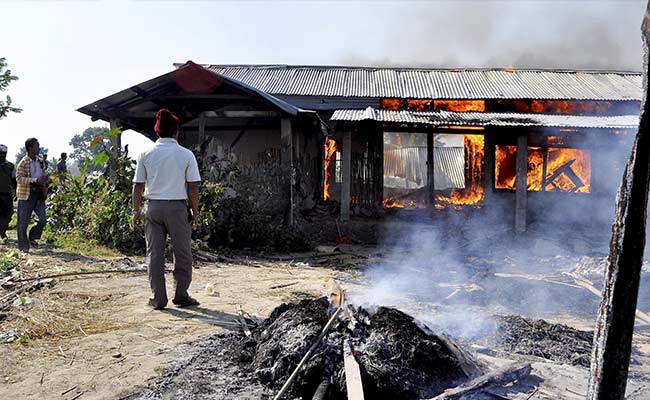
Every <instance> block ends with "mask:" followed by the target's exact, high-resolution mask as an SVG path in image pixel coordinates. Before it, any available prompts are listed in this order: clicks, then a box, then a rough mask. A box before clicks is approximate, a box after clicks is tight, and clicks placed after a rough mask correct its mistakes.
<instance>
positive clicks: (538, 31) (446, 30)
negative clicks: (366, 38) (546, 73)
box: [340, 0, 645, 71]
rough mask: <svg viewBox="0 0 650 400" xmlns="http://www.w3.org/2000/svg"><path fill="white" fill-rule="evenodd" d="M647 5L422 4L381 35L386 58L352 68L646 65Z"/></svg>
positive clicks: (351, 58) (352, 61)
mask: <svg viewBox="0 0 650 400" xmlns="http://www.w3.org/2000/svg"><path fill="white" fill-rule="evenodd" d="M644 10H645V2H644V1H640V0H639V1H537V2H534V1H499V2H486V1H463V2H444V1H436V2H426V3H425V2H422V3H420V2H415V3H409V7H401V6H400V10H399V12H395V13H394V14H393V15H392V16H391V17H390V20H386V21H384V24H383V26H382V29H380V30H379V31H373V33H372V34H373V35H375V39H374V40H376V41H378V42H379V43H381V46H380V50H379V51H380V52H381V56H379V57H377V56H376V55H370V54H363V53H359V52H356V53H354V54H351V53H348V54H347V55H346V56H344V57H342V58H341V60H340V62H341V63H343V64H348V65H374V66H402V67H445V68H450V67H451V68H453V67H455V68H464V67H501V68H502V67H506V66H509V65H512V66H514V67H515V68H562V69H613V70H630V71H638V70H640V67H641V65H642V50H641V35H640V26H641V20H642V17H643V14H644Z"/></svg>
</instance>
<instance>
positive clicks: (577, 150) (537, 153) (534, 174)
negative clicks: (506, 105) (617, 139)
mask: <svg viewBox="0 0 650 400" xmlns="http://www.w3.org/2000/svg"><path fill="white" fill-rule="evenodd" d="M567 133H568V134H567ZM571 134H572V132H568V131H562V130H558V131H557V132H554V133H553V134H548V135H544V136H543V137H542V140H541V141H540V140H539V139H538V140H533V141H532V143H529V144H528V165H527V179H526V183H527V184H526V187H527V191H528V192H557V193H563V194H571V193H577V194H591V193H592V192H593V181H592V149H590V148H585V147H582V146H579V142H580V141H581V140H584V138H582V137H581V135H575V134H574V135H575V136H571ZM562 152H565V153H567V154H565V155H564V156H562V157H558V156H557V154H558V153H562ZM493 153H494V171H493V182H491V183H490V184H491V186H492V189H493V190H495V191H508V192H511V191H514V190H516V161H515V159H516V154H517V146H516V145H515V144H512V143H511V142H507V141H504V142H498V143H494V150H493ZM564 158H568V160H567V161H563V160H564ZM500 160H501V161H500ZM506 160H509V161H506ZM558 160H559V161H558ZM558 162H561V164H559V165H555V164H557V163H558ZM504 164H505V165H506V169H507V171H508V172H507V173H506V174H504V175H505V176H504V177H501V175H502V174H501V173H500V171H502V168H503V167H504ZM576 167H577V168H576Z"/></svg>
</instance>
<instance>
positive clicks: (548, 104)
mask: <svg viewBox="0 0 650 400" xmlns="http://www.w3.org/2000/svg"><path fill="white" fill-rule="evenodd" d="M612 107H614V105H613V104H612V103H611V102H607V101H568V100H532V101H531V102H530V111H531V112H533V113H541V114H571V115H603V114H605V115H606V114H608V113H609V112H610V111H611V109H612Z"/></svg>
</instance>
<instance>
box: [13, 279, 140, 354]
mask: <svg viewBox="0 0 650 400" xmlns="http://www.w3.org/2000/svg"><path fill="white" fill-rule="evenodd" d="M125 295H126V293H112V294H102V295H98V294H96V293H95V294H92V293H78V292H68V291H61V290H58V289H57V288H43V289H41V290H40V291H38V292H35V293H33V294H31V295H29V301H30V303H29V304H26V305H19V306H14V307H13V308H12V309H11V312H10V313H9V317H8V318H7V319H6V320H5V321H3V322H2V323H1V324H0V330H2V331H6V330H9V329H15V330H16V331H17V332H18V333H19V334H20V335H23V336H26V337H27V338H29V340H35V339H44V338H47V339H48V340H55V341H56V340H57V339H61V340H62V339H69V338H72V337H80V336H86V335H91V334H96V333H102V332H108V331H112V330H118V329H124V328H128V327H130V326H133V325H134V322H125V321H120V320H118V318H116V313H115V308H116V307H119V303H120V299H121V298H122V297H124V296H125Z"/></svg>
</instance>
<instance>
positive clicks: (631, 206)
mask: <svg viewBox="0 0 650 400" xmlns="http://www.w3.org/2000/svg"><path fill="white" fill-rule="evenodd" d="M641 32H642V35H641V36H642V39H643V90H644V91H643V99H642V100H641V118H640V121H639V130H638V132H637V135H636V139H635V141H634V146H633V148H632V154H631V156H630V159H629V161H628V163H627V166H626V168H625V174H624V175H623V182H622V183H621V187H620V188H619V191H618V196H617V199H616V217H615V220H614V223H613V225H612V239H611V242H610V245H609V258H608V263H607V270H606V272H605V289H604V291H603V297H602V300H601V303H600V307H599V310H598V321H597V324H596V336H595V337H594V348H593V352H592V356H591V375H590V378H589V387H588V390H587V399H588V400H605V399H616V400H618V399H623V398H624V396H625V388H626V384H627V376H628V369H629V366H630V352H631V349H632V336H633V333H634V317H635V312H636V304H637V299H638V295H639V282H640V277H641V266H642V263H643V251H644V247H645V225H646V222H645V221H646V212H647V203H648V185H649V178H650V110H648V109H647V108H646V106H647V100H648V75H649V74H650V69H649V68H650V66H649V52H650V48H649V46H650V2H649V3H648V5H647V7H646V12H645V16H644V18H643V23H642V26H641Z"/></svg>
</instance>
